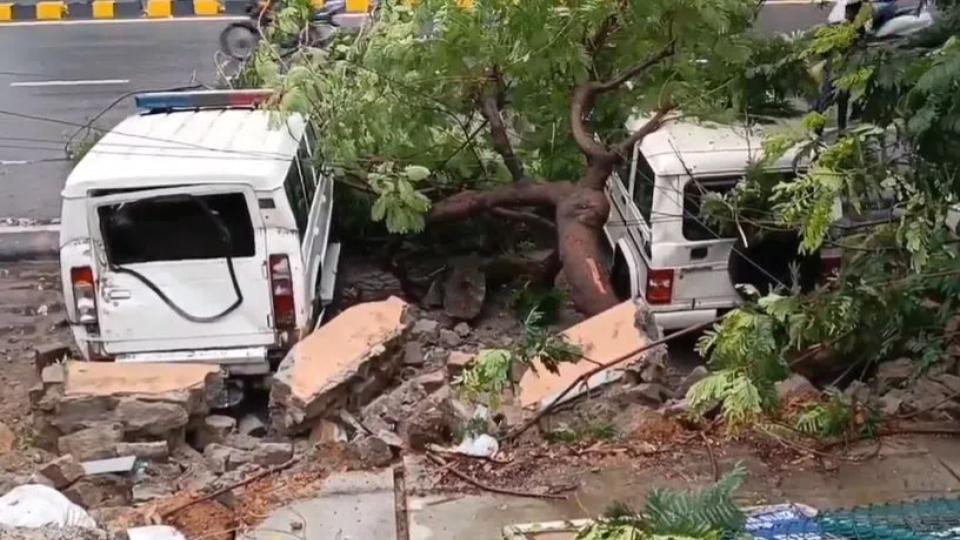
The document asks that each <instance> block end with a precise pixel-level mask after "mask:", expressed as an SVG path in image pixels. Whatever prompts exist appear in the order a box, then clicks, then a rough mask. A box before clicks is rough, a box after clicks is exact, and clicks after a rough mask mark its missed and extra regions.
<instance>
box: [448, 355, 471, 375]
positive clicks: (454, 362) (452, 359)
mask: <svg viewBox="0 0 960 540" xmlns="http://www.w3.org/2000/svg"><path fill="white" fill-rule="evenodd" d="M475 358H476V355H474V354H470V353H465V352H463V351H452V352H451V353H450V356H448V357H447V373H449V374H450V375H451V376H452V377H456V376H457V375H460V373H462V372H463V370H464V369H467V368H468V367H470V365H471V364H473V361H474V359H475Z"/></svg>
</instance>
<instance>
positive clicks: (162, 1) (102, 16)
mask: <svg viewBox="0 0 960 540" xmlns="http://www.w3.org/2000/svg"><path fill="white" fill-rule="evenodd" d="M248 4H249V2H248V0H140V1H137V0H132V1H131V0H85V1H78V2H66V1H64V0H41V1H39V2H36V3H35V4H24V3H14V2H4V1H3V0H0V27H2V26H3V25H4V23H15V22H23V21H44V22H56V21H76V20H114V19H175V18H180V17H191V18H193V17H210V18H215V17H222V16H224V15H246V8H247V5H248Z"/></svg>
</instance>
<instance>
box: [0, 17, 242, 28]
mask: <svg viewBox="0 0 960 540" xmlns="http://www.w3.org/2000/svg"><path fill="white" fill-rule="evenodd" d="M244 20H250V17H243V16H240V15H223V16H218V17H170V18H168V19H146V18H136V19H78V20H75V21H73V20H59V21H18V22H17V21H14V22H0V30H2V29H3V28H16V27H18V26H20V27H22V26H84V25H90V24H142V23H179V22H228V21H244Z"/></svg>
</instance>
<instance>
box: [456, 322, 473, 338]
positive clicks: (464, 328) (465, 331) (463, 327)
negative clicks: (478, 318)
mask: <svg viewBox="0 0 960 540" xmlns="http://www.w3.org/2000/svg"><path fill="white" fill-rule="evenodd" d="M453 331H454V332H456V333H457V335H458V336H460V337H462V338H465V337H467V336H469V335H470V325H469V324H467V323H465V322H462V323H459V324H457V325H456V326H454V327H453Z"/></svg>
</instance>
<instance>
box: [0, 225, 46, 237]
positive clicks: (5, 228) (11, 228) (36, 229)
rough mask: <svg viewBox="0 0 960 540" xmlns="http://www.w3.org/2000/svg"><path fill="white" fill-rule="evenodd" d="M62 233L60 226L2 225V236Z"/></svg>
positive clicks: (0, 231) (0, 234)
mask: <svg viewBox="0 0 960 540" xmlns="http://www.w3.org/2000/svg"><path fill="white" fill-rule="evenodd" d="M51 232H52V233H55V232H60V226H59V225H0V236H2V235H4V234H27V233H51Z"/></svg>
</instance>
